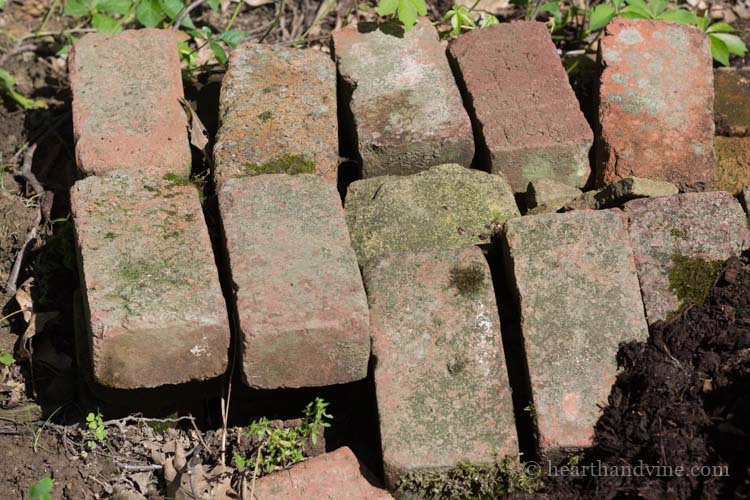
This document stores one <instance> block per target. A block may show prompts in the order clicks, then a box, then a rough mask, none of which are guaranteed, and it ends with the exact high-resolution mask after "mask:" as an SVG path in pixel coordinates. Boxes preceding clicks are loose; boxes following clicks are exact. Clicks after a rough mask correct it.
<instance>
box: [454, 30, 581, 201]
mask: <svg viewBox="0 0 750 500" xmlns="http://www.w3.org/2000/svg"><path fill="white" fill-rule="evenodd" d="M449 53H450V55H451V57H452V58H453V60H454V61H455V66H456V67H457V69H458V72H459V73H460V79H461V80H462V82H463V86H464V88H465V90H466V98H467V99H468V101H469V103H470V104H469V105H468V107H469V109H470V110H473V111H472V112H473V114H474V120H475V121H476V122H477V124H478V127H477V130H478V131H479V132H480V134H481V137H482V141H483V142H484V145H483V149H484V154H483V156H488V158H486V161H487V162H489V165H488V166H489V167H490V168H491V170H492V172H502V173H504V174H505V176H506V177H507V178H508V181H509V182H510V185H511V186H512V187H513V190H514V191H515V192H519V193H520V192H524V191H526V187H527V186H528V184H529V181H532V180H535V179H539V178H542V177H547V178H549V179H554V180H556V181H559V182H562V183H565V184H568V185H570V186H573V187H577V188H582V187H583V186H584V185H585V184H586V182H587V181H588V179H589V176H590V173H591V169H590V168H589V160H588V153H589V149H591V145H592V143H593V140H594V137H593V133H592V132H591V128H590V127H589V125H588V123H587V122H586V119H585V118H584V116H583V113H582V112H581V110H580V107H579V105H578V101H577V100H576V97H575V94H574V93H573V90H572V89H571V88H570V84H569V83H568V75H567V73H566V72H565V69H564V68H563V66H562V64H561V63H560V57H559V56H558V55H557V49H556V48H555V45H554V44H553V43H552V39H551V38H550V35H549V30H548V29H547V27H546V26H545V25H544V23H537V22H524V21H521V22H514V23H504V24H500V25H497V26H491V27H489V28H485V29H481V30H476V31H472V32H469V33H465V34H463V35H461V36H460V37H459V38H458V39H457V40H455V41H454V42H452V43H451V45H450V48H449ZM478 148H479V146H478Z"/></svg>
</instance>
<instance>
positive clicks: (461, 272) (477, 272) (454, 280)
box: [449, 264, 485, 297]
mask: <svg viewBox="0 0 750 500" xmlns="http://www.w3.org/2000/svg"><path fill="white" fill-rule="evenodd" d="M449 285H450V286H451V287H452V288H455V289H456V290H458V293H459V294H460V295H463V296H465V297H475V296H477V295H479V294H480V293H481V292H482V290H484V286H485V276H484V270H483V269H482V267H481V266H480V265H478V264H472V265H470V266H465V267H459V266H456V267H453V268H452V269H451V270H450V282H449Z"/></svg>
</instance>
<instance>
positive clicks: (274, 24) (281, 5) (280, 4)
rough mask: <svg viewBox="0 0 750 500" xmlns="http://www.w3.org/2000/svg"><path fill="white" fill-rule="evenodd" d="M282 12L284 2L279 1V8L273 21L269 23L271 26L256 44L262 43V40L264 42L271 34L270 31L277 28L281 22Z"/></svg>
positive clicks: (282, 0)
mask: <svg viewBox="0 0 750 500" xmlns="http://www.w3.org/2000/svg"><path fill="white" fill-rule="evenodd" d="M283 12H284V0H279V7H278V10H277V11H276V16H275V17H274V18H273V21H271V24H270V25H269V26H268V29H267V30H266V32H265V33H263V36H261V37H260V40H258V43H263V40H265V39H266V38H267V37H268V35H270V34H271V31H273V29H274V28H275V27H276V26H278V24H279V21H281V14H282V13H283Z"/></svg>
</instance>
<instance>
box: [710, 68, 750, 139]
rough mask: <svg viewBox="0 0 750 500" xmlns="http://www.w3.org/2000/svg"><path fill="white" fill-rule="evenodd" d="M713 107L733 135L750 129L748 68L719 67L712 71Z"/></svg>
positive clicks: (749, 78)
mask: <svg viewBox="0 0 750 500" xmlns="http://www.w3.org/2000/svg"><path fill="white" fill-rule="evenodd" d="M714 91H715V92H716V100H715V103H714V107H715V110H716V112H717V113H721V114H722V115H724V117H725V118H726V123H727V125H728V126H729V129H730V131H731V132H732V134H734V135H740V136H742V135H746V134H747V133H748V131H750V69H747V68H743V69H736V68H719V69H717V70H716V71H715V72H714Z"/></svg>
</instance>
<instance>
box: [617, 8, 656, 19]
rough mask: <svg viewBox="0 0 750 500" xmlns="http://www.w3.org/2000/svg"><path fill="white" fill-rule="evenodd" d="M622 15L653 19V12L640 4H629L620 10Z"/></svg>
mask: <svg viewBox="0 0 750 500" xmlns="http://www.w3.org/2000/svg"><path fill="white" fill-rule="evenodd" d="M620 17H624V18H626V19H651V12H650V11H649V10H648V9H644V8H643V7H640V6H634V5H628V6H627V7H625V8H624V9H622V10H621V11H620Z"/></svg>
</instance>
